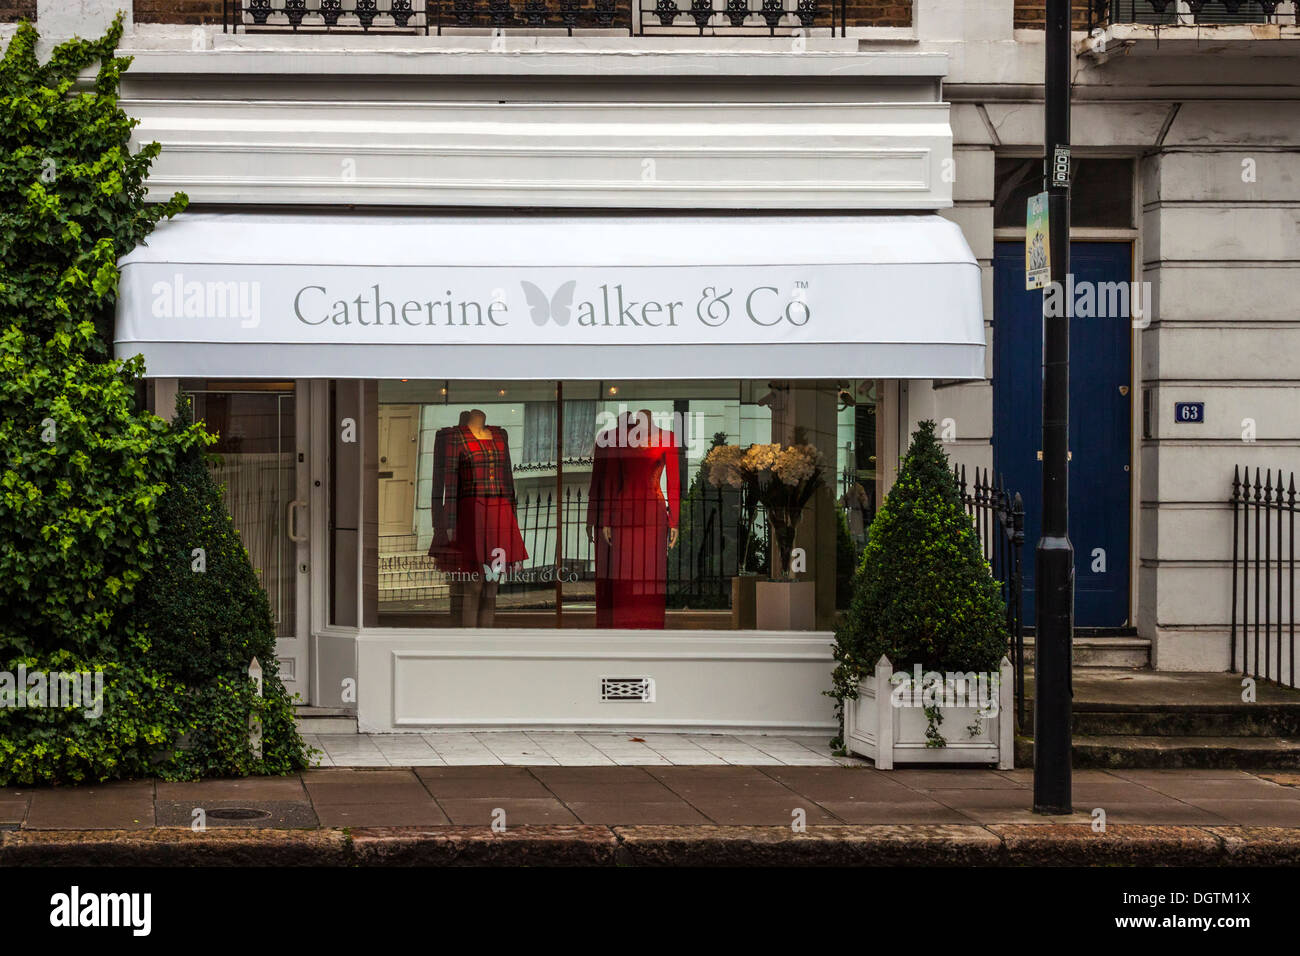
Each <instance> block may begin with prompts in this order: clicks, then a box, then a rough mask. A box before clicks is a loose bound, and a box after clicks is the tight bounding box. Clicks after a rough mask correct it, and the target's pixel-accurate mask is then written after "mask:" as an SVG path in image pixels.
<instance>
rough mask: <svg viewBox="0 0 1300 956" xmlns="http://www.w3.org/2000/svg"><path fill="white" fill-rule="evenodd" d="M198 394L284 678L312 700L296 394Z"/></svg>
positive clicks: (198, 411) (218, 476)
mask: <svg viewBox="0 0 1300 956" xmlns="http://www.w3.org/2000/svg"><path fill="white" fill-rule="evenodd" d="M191 394H192V395H193V399H194V414H195V418H196V419H200V420H202V421H203V422H204V423H205V424H206V425H207V428H208V430H209V431H210V432H212V433H213V434H215V435H216V436H217V444H216V445H215V446H213V448H212V449H211V450H212V451H213V452H215V453H216V454H217V455H218V456H219V459H220V460H219V462H218V463H217V464H215V465H214V466H213V478H214V479H215V480H216V482H217V484H218V485H219V486H220V487H221V490H222V498H223V499H224V501H225V504H226V509H227V510H228V511H229V512H230V515H231V518H232V519H233V521H234V525H235V529H236V530H237V531H238V532H239V537H240V540H242V541H243V543H244V547H245V549H246V550H247V551H248V557H249V560H250V561H251V562H252V565H253V570H254V572H255V573H256V574H257V578H258V580H259V581H260V582H261V583H262V587H263V588H264V589H265V590H266V596H267V600H268V601H269V603H270V605H271V618H272V620H273V621H274V623H275V635H276V658H277V660H278V661H279V664H280V678H281V680H282V681H283V682H284V685H285V687H286V689H287V690H288V691H289V693H290V694H294V693H297V694H301V695H302V698H303V700H307V643H308V642H307V623H308V622H307V614H306V607H307V602H306V597H305V594H306V587H305V585H306V579H307V572H306V569H307V567H308V561H309V557H308V553H307V547H308V546H307V509H306V506H305V501H306V498H307V495H306V490H307V480H308V478H307V473H306V464H305V458H306V456H305V455H302V456H300V455H299V450H300V449H301V448H305V445H306V443H305V441H304V440H303V439H302V437H301V436H302V435H303V434H305V433H304V432H302V431H301V430H300V428H299V425H300V423H299V422H298V421H297V415H296V405H297V403H296V402H295V398H294V392H293V391H291V390H277V391H264V390H261V389H258V390H248V391H244V390H238V389H232V390H221V391H217V390H206V391H195V392H192V393H191ZM301 424H304V425H305V423H301Z"/></svg>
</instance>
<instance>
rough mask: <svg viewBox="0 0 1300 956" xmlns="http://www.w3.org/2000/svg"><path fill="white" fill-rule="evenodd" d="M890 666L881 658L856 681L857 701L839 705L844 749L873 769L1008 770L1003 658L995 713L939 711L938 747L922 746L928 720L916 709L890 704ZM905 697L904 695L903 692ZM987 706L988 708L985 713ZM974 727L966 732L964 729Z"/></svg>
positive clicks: (1011, 746) (1008, 691)
mask: <svg viewBox="0 0 1300 956" xmlns="http://www.w3.org/2000/svg"><path fill="white" fill-rule="evenodd" d="M893 674H894V667H893V665H892V664H890V663H889V659H888V658H886V657H883V656H882V657H881V658H880V661H879V662H878V663H877V664H876V673H875V674H874V675H873V676H871V677H867V678H865V679H863V680H862V681H860V682H859V683H858V699H857V700H846V701H845V702H844V747H845V749H846V750H847V751H848V752H849V753H854V754H858V755H859V756H862V757H868V758H870V759H871V760H873V761H874V762H875V764H876V768H877V769H878V770H891V769H893V767H894V765H895V764H909V763H946V764H982V765H994V766H996V767H997V768H998V769H999V770H1010V769H1011V768H1012V765H1013V761H1014V758H1015V740H1014V733H1015V722H1016V717H1015V713H1014V706H1015V705H1014V703H1013V700H1014V698H1015V686H1014V681H1015V677H1014V675H1013V672H1012V669H1011V662H1010V661H1009V660H1007V659H1006V658H1005V657H1004V658H1002V664H1001V667H1000V668H999V679H998V686H997V691H996V699H997V713H996V714H995V715H992V716H985V715H981V714H980V712H979V707H978V706H964V707H943V706H941V707H940V708H939V710H940V713H941V714H942V715H943V722H942V723H941V724H940V725H939V733H940V734H942V735H943V737H944V738H945V739H946V740H947V745H946V746H943V747H930V746H927V744H928V743H929V741H928V740H927V739H926V736H925V732H926V728H927V726H928V723H929V722H928V720H927V719H926V716H925V709H924V708H923V707H920V706H913V705H910V704H909V705H908V706H896V705H895V703H894V701H893V699H892V692H893V690H894V685H893V684H892V683H891V682H890V678H891V677H892V676H893ZM909 698H910V694H909ZM991 709H992V708H990V710H991ZM972 727H977V728H978V729H977V732H976V733H974V734H972V733H971V732H970V728H972Z"/></svg>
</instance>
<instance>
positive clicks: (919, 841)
mask: <svg viewBox="0 0 1300 956" xmlns="http://www.w3.org/2000/svg"><path fill="white" fill-rule="evenodd" d="M1074 797H1075V813H1074V814H1073V815H1071V816H1068V817H1043V816H1036V815H1034V814H1033V813H1032V812H1031V810H1030V807H1031V803H1032V773H1031V772H1030V771H1028V770H1012V771H996V770H982V769H960V770H957V769H915V770H912V769H909V770H894V771H878V770H875V769H874V768H871V767H866V766H851V767H850V766H788V765H762V766H736V765H728V766H663V765H650V766H419V767H408V768H391V767H390V768H381V769H362V768H333V769H316V770H309V771H305V772H303V773H301V774H297V775H293V776H289V777H282V778H246V779H237V780H203V781H198V782H194V783H167V782H163V781H154V780H141V781H124V782H116V783H108V784H101V785H94V786H84V787H75V788H72V787H53V788H32V789H23V788H7V789H0V866H14V865H23V866H30V865H42V864H43V865H95V864H100V865H132V864H134V865H141V864H143V865H149V864H172V865H180V864H184V865H204V864H207V865H212V864H250V863H251V864H263V865H295V864H312V865H373V864H378V865H404V864H448V863H453V864H493V863H496V864H502V863H506V864H563V863H570V864H572V863H577V864H584V865H600V864H609V865H618V864H622V865H627V864H632V865H636V864H645V865H668V864H692V863H701V864H722V863H740V864H749V865H753V864H764V863H787V864H788V863H804V864H810V863H823V864H830V863H840V864H846V863H847V864H875V865H890V866H898V865H934V864H950V865H951V864H960V865H1006V864H1012V865H1014V864H1033V865H1042V864H1094V863H1095V864H1141V865H1156V864H1174V865H1225V864H1229V865H1231V864H1247V865H1262V864H1286V865H1300V774H1298V773H1295V772H1276V773H1270V772H1262V771H1261V772H1254V773H1248V772H1244V771H1239V770H1113V771H1104V770H1087V771H1078V772H1076V774H1075V777H1074Z"/></svg>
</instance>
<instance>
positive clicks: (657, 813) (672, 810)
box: [566, 800, 709, 826]
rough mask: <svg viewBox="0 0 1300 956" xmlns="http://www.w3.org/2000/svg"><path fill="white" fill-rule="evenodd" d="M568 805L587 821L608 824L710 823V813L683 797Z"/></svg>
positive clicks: (684, 824) (582, 801) (568, 802)
mask: <svg viewBox="0 0 1300 956" xmlns="http://www.w3.org/2000/svg"><path fill="white" fill-rule="evenodd" d="M566 806H568V808H569V809H570V810H571V811H572V812H573V814H574V816H576V817H577V818H578V819H579V820H581V821H582V822H583V823H600V824H604V825H606V826H620V825H622V826H628V825H633V824H665V825H673V826H687V825H691V826H693V825H698V824H706V823H708V822H709V819H708V817H706V816H704V814H702V813H700V811H699V810H696V809H695V808H694V807H692V806H691V805H690V804H688V803H685V802H683V801H681V800H675V801H671V802H665V801H639V802H631V801H607V802H598V801H585V800H571V801H566Z"/></svg>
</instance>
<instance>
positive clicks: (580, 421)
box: [523, 399, 596, 464]
mask: <svg viewBox="0 0 1300 956" xmlns="http://www.w3.org/2000/svg"><path fill="white" fill-rule="evenodd" d="M595 440H596V402H594V401H590V400H587V399H574V400H572V401H566V402H565V403H564V457H565V458H586V457H588V456H590V455H591V451H592V446H593V445H594V444H595ZM553 461H555V402H527V403H526V404H525V405H524V455H523V463H525V464H544V463H549V462H553Z"/></svg>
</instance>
